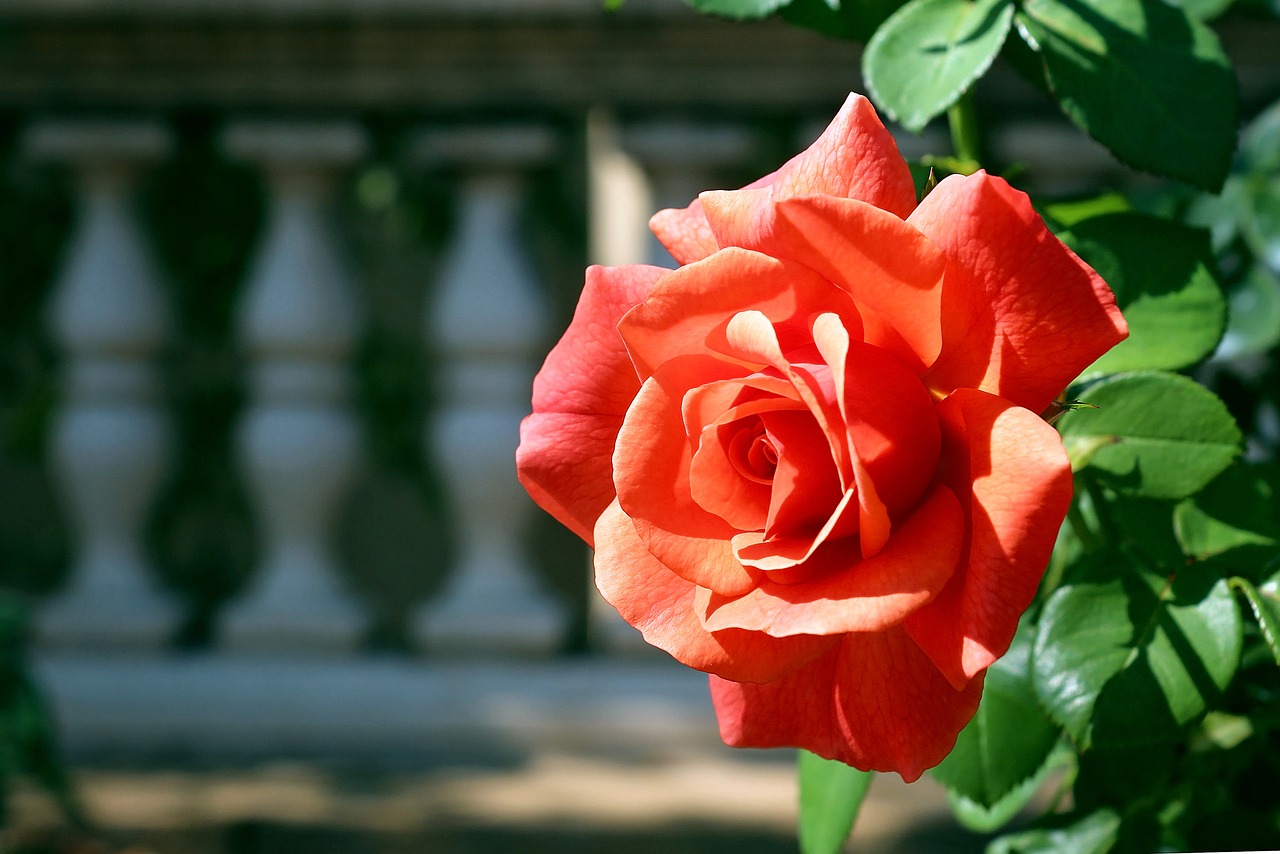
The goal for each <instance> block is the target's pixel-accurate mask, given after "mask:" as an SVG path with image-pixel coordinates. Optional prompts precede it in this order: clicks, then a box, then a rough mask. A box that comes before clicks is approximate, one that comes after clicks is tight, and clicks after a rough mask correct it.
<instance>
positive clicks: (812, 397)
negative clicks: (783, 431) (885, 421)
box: [708, 310, 853, 526]
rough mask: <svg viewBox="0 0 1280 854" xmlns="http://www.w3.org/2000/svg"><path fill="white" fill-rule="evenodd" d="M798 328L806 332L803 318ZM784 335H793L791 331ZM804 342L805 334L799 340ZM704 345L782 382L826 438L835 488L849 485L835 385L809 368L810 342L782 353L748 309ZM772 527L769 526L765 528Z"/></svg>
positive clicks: (773, 332)
mask: <svg viewBox="0 0 1280 854" xmlns="http://www.w3.org/2000/svg"><path fill="white" fill-rule="evenodd" d="M803 328H804V329H805V330H806V332H807V330H808V319H807V318H806V323H805V324H804V327H803ZM789 331H792V332H794V331H795V326H792V327H791V328H790V330H789ZM809 337H810V336H808V335H806V336H805V339H808V338H809ZM708 343H709V344H710V345H711V347H712V349H713V350H715V351H717V352H720V353H723V354H724V355H726V356H728V357H730V358H734V359H741V360H743V361H745V362H747V363H748V364H752V365H760V366H768V367H770V368H772V369H773V370H775V371H777V372H778V373H779V374H780V375H782V376H784V377H786V378H787V380H788V381H789V382H790V383H791V387H792V388H793V389H794V390H795V393H796V395H797V396H798V397H799V398H800V399H801V400H802V401H804V403H805V404H806V405H807V406H808V407H809V412H810V413H811V414H812V416H813V420H814V423H816V425H817V426H818V427H819V428H820V429H821V430H822V433H823V435H824V436H825V437H826V447H827V450H828V451H829V452H830V455H831V458H832V459H833V460H834V461H835V466H836V474H837V476H838V478H839V488H840V489H841V490H843V489H845V488H847V487H848V486H850V485H851V484H852V480H853V470H852V468H851V466H850V449H849V445H848V437H847V436H846V435H845V430H844V426H843V423H842V420H841V418H840V407H839V404H838V403H837V401H836V396H835V383H834V381H833V378H832V374H831V370H830V368H829V367H828V366H827V365H824V364H813V362H814V361H816V359H817V358H818V356H819V354H818V352H817V348H816V347H814V346H813V344H812V342H811V341H808V342H807V343H806V345H805V347H806V349H807V351H808V352H803V353H802V352H792V353H785V352H784V351H783V347H782V343H781V342H780V341H779V339H778V329H777V327H776V326H775V325H774V324H773V323H772V322H771V321H770V320H769V318H767V317H766V316H765V315H764V314H762V313H761V312H759V311H754V310H748V311H740V312H738V313H737V314H736V315H734V316H733V318H732V319H731V320H730V321H729V322H728V324H726V325H725V327H724V329H723V330H722V331H720V330H717V331H716V332H712V333H711V334H710V336H709V337H708ZM797 357H799V358H807V359H808V360H809V361H808V362H804V361H793V360H794V359H796V358H797ZM771 518H772V516H771ZM773 524H774V523H773V522H771V523H770V525H771V526H772V525H773Z"/></svg>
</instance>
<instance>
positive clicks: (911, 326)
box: [702, 190, 947, 373]
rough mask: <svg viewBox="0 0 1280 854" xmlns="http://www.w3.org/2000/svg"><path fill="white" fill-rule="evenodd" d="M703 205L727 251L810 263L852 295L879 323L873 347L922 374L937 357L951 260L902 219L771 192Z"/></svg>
mask: <svg viewBox="0 0 1280 854" xmlns="http://www.w3.org/2000/svg"><path fill="white" fill-rule="evenodd" d="M702 203H703V208H704V210H705V211H706V215H707V219H708V221H709V222H710V224H711V230H712V231H713V232H714V233H715V235H716V239H717V241H718V242H719V243H720V245H721V246H740V247H742V248H744V249H752V250H755V251H757V252H762V253H764V254H765V255H769V256H771V257H774V258H783V259H787V260H791V261H797V262H799V263H801V264H803V265H805V266H806V267H808V268H810V269H812V270H814V271H816V272H817V273H818V274H819V275H821V276H822V277H823V278H824V279H827V280H829V281H832V282H835V283H836V284H837V285H839V286H840V287H841V288H842V289H843V290H845V291H846V292H848V293H849V294H850V295H851V296H852V297H853V298H854V299H855V300H856V301H857V304H858V306H859V311H860V312H861V313H862V315H863V317H864V318H868V319H869V318H870V317H872V316H874V317H875V318H878V320H879V321H880V322H877V323H870V322H868V323H866V324H865V333H864V334H865V340H866V341H867V342H868V343H869V344H874V345H876V346H878V347H883V348H884V349H886V350H889V351H891V352H893V353H894V354H895V355H897V356H898V357H899V358H900V359H902V360H903V361H904V363H905V364H907V365H908V366H910V367H911V368H912V369H913V370H915V371H916V372H917V373H919V372H922V371H923V370H924V368H925V367H926V366H928V365H931V364H933V362H934V360H935V359H937V357H938V353H939V351H940V350H941V347H942V320H941V305H942V290H943V287H942V286H943V273H944V271H945V270H946V266H947V261H946V257H945V256H944V255H943V254H942V253H941V252H939V251H938V248H937V247H935V246H934V245H933V244H932V243H931V242H930V241H929V240H928V239H927V238H926V237H925V236H924V235H922V234H921V233H920V232H919V231H917V230H916V229H915V228H913V227H912V226H910V225H908V224H907V223H906V222H904V221H903V220H902V219H900V218H899V217H897V216H894V215H893V214H891V213H886V212H885V211H883V210H880V209H879V208H877V207H875V206H873V205H869V204H867V203H865V202H861V201H857V200H854V199H843V198H837V197H833V196H802V197H798V198H793V199H787V200H784V201H780V202H778V201H775V199H774V198H772V197H771V196H770V194H769V191H768V190H751V191H738V192H718V193H703V194H702ZM903 345H905V347H904V346H903Z"/></svg>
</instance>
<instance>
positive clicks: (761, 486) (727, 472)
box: [684, 380, 821, 531]
mask: <svg viewBox="0 0 1280 854" xmlns="http://www.w3.org/2000/svg"><path fill="white" fill-rule="evenodd" d="M742 382H743V381H739V382H738V383H736V385H738V387H739V388H742ZM734 384H735V383H734V382H733V381H732V380H729V381H726V382H725V383H717V384H716V385H719V386H724V387H725V388H732V386H733V385H734ZM706 390H707V387H706V386H703V387H702V388H701V389H695V390H694V391H691V392H689V394H687V395H685V405H684V413H685V429H686V431H688V430H689V427H690V425H689V414H690V408H691V405H690V402H689V399H690V398H691V397H694V396H697V397H699V398H702V399H705V398H706V397H708V396H711V395H707V394H699V392H704V391H706ZM788 390H790V387H789V386H788ZM702 403H703V400H699V401H697V402H695V403H694V404H693V405H692V406H693V407H697V408H701V406H700V404H702ZM803 407H804V404H802V403H800V402H799V401H798V400H793V399H791V398H789V397H778V396H770V397H765V398H761V399H755V400H749V401H747V402H744V403H741V404H739V405H737V406H731V407H729V409H728V410H726V411H725V412H724V414H723V415H721V416H720V417H719V418H716V419H715V420H714V421H712V422H711V423H710V424H708V425H707V426H706V427H704V428H703V429H702V430H701V431H700V433H699V440H698V448H697V450H696V451H694V452H693V459H692V460H691V461H690V463H689V492H690V494H691V495H692V496H693V500H694V501H696V502H698V505H699V506H701V507H702V508H704V509H705V510H707V511H709V512H711V513H714V514H716V515H717V516H719V517H720V518H721V519H724V520H725V521H726V522H728V523H729V524H730V525H731V526H732V527H734V528H735V529H737V530H740V531H751V530H755V529H757V528H763V527H764V525H765V522H766V520H767V519H768V515H769V500H770V485H769V483H768V482H767V481H764V480H760V479H753V478H749V477H746V476H744V474H743V473H742V471H741V470H740V469H739V468H738V466H737V465H735V462H734V460H735V455H736V454H739V453H745V452H743V451H736V450H735V449H734V447H732V446H733V444H734V442H736V441H737V440H739V439H740V438H741V437H742V436H743V435H744V434H747V433H749V432H750V429H751V428H750V427H749V426H748V422H751V423H753V424H754V425H756V428H757V429H762V425H763V422H762V421H761V419H760V416H761V415H762V414H763V413H766V412H773V411H775V410H778V409H784V410H785V409H797V408H803ZM694 429H696V425H694ZM819 438H821V436H819ZM726 442H728V446H726Z"/></svg>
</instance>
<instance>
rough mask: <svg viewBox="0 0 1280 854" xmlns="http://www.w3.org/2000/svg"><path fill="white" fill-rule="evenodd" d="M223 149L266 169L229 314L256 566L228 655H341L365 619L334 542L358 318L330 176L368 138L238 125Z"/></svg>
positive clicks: (349, 450)
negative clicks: (241, 367)
mask: <svg viewBox="0 0 1280 854" xmlns="http://www.w3.org/2000/svg"><path fill="white" fill-rule="evenodd" d="M225 143H226V146H227V149H228V150H229V151H230V153H231V154H232V155H233V156H236V157H238V158H240V159H243V160H246V161H249V162H252V163H254V164H256V165H257V166H258V168H259V169H260V170H261V172H262V175H263V177H264V179H265V182H266V187H267V193H268V210H267V217H266V221H265V224H264V233H263V235H262V238H261V242H260V244H259V250H258V253H257V256H256V258H255V260H254V262H253V264H252V266H251V267H250V272H249V279H248V282H247V284H246V287H245V295H244V298H243V302H242V304H241V306H240V309H239V316H238V319H237V328H238V331H239V337H240V344H241V346H242V347H243V348H244V351H245V353H246V354H247V355H248V357H249V358H250V360H251V363H252V369H251V370H252V401H251V404H250V407H249V411H248V412H247V414H246V415H245V417H244V420H243V421H242V422H241V424H240V428H239V432H238V435H237V452H238V455H239V460H240V465H242V466H243V469H244V472H245V479H246V483H247V485H248V487H249V491H250V495H251V496H252V498H253V501H254V504H255V507H256V509H257V513H258V518H259V521H260V529H261V531H262V535H263V538H264V543H263V545H264V558H263V563H262V565H261V566H260V567H259V570H258V572H257V574H256V576H255V578H254V580H253V582H252V584H251V586H250V589H249V590H248V591H247V593H246V594H245V596H244V598H243V599H241V600H240V601H239V602H237V603H236V604H235V605H233V606H232V607H231V608H230V609H229V610H228V612H227V614H226V618H225V621H224V623H223V625H222V631H223V639H224V641H225V643H226V645H227V646H228V647H229V648H231V649H233V650H237V651H244V650H261V651H299V652H307V651H317V652H323V651H330V652H332V651H345V650H349V649H352V648H353V647H354V645H355V643H356V641H357V638H358V636H359V634H360V632H361V631H362V629H363V627H364V622H365V621H364V617H363V615H362V612H361V609H360V607H359V604H358V602H357V601H355V600H354V599H353V598H352V597H351V595H349V593H348V591H347V590H346V589H345V588H344V587H343V585H342V583H341V581H340V578H339V574H338V570H337V564H336V561H335V559H334V556H333V550H332V548H331V539H332V536H331V531H332V522H333V520H334V516H335V514H336V510H337V507H338V505H339V502H340V500H341V498H342V495H343V490H344V488H345V487H347V486H348V485H349V484H350V482H351V479H352V477H353V476H354V474H355V466H356V464H357V460H358V456H359V435H358V429H357V425H356V421H355V419H354V417H353V416H352V414H351V412H350V411H349V406H350V398H351V391H352V377H351V374H350V362H349V360H350V356H351V354H352V349H353V346H354V340H355V335H356V331H357V328H358V320H357V315H356V312H355V306H354V296H353V293H352V289H351V287H350V281H349V278H348V275H347V272H346V269H345V267H344V265H343V263H342V262H341V259H340V258H339V253H338V251H337V246H336V238H335V236H334V235H333V234H332V223H331V222H330V221H329V219H328V216H329V213H330V210H329V208H330V203H331V200H332V198H331V197H332V195H333V190H334V188H335V184H336V183H337V178H338V177H339V175H340V173H341V171H342V170H343V169H344V168H349V167H351V166H352V165H353V164H354V163H356V162H357V161H358V160H359V159H360V158H361V157H362V156H363V155H364V152H365V150H366V141H365V137H364V135H363V133H362V132H361V130H360V129H359V128H357V127H356V126H354V125H350V124H345V123H335V124H323V123H318V124H303V123H283V122H281V123H274V122H258V123H250V122H245V123H241V124H236V125H233V126H231V127H230V128H228V130H227V133H226V136H225Z"/></svg>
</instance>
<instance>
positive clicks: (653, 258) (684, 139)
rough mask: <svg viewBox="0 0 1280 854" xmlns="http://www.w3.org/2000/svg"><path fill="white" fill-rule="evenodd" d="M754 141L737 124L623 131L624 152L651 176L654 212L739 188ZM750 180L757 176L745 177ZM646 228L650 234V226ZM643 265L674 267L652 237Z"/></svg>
mask: <svg viewBox="0 0 1280 854" xmlns="http://www.w3.org/2000/svg"><path fill="white" fill-rule="evenodd" d="M753 142H754V140H753V137H752V135H751V133H750V132H748V131H747V130H746V129H744V128H742V127H739V126H736V125H728V124H724V125H715V124H711V125H703V124H693V123H687V124H686V123H677V122H661V123H660V122H651V123H648V124H642V125H641V124H638V125H634V126H630V127H627V128H625V129H624V131H623V134H622V145H623V147H624V148H625V149H626V150H627V151H628V152H629V153H630V154H631V155H632V156H633V157H634V158H635V159H636V160H637V161H638V162H639V163H640V165H641V167H642V168H643V169H644V170H645V172H646V173H647V174H648V176H649V180H650V182H651V192H652V196H653V208H654V210H655V211H656V210H661V209H662V208H682V207H684V206H685V205H687V204H689V203H690V202H691V201H693V200H694V199H696V198H697V197H698V194H699V193H701V192H702V191H704V190H730V189H734V188H736V187H738V186H741V184H742V183H743V182H742V176H740V175H739V174H738V173H740V172H742V171H743V170H744V169H746V170H747V171H748V172H749V171H750V170H749V168H748V167H749V166H750V165H751V155H752V146H753ZM747 177H748V178H750V177H753V176H749V175H748V176H747ZM642 227H643V228H644V229H645V230H646V231H647V230H648V226H647V219H646V224H645V225H642ZM640 260H643V261H644V262H645V263H649V264H656V265H658V266H660V267H674V266H676V263H675V261H674V260H673V259H672V257H671V254H670V253H669V252H667V250H666V249H665V248H664V247H663V246H662V244H661V243H659V242H658V239H657V238H656V237H653V236H652V235H651V234H650V235H649V239H648V252H647V257H646V258H644V259H640Z"/></svg>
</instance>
